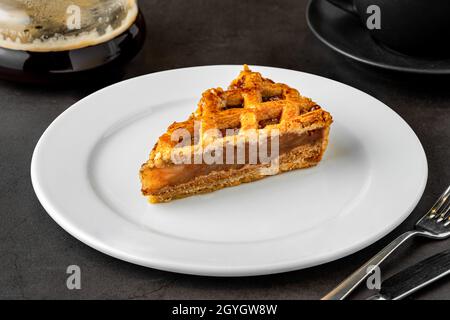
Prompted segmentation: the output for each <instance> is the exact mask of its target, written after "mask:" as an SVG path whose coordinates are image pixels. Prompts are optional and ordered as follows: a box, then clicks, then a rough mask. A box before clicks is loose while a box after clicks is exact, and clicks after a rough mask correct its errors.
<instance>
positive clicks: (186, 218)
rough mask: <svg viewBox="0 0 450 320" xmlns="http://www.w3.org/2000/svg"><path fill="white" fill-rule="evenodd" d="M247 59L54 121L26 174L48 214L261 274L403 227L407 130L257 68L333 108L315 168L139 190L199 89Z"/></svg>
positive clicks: (329, 93)
mask: <svg viewBox="0 0 450 320" xmlns="http://www.w3.org/2000/svg"><path fill="white" fill-rule="evenodd" d="M240 68H241V67H240V66H209V67H196V68H187V69H180V70H171V71H166V72H161V73H155V74H150V75H146V76H142V77H139V78H135V79H131V80H128V81H124V82H121V83H118V84H115V85H113V86H111V87H108V88H105V89H103V90H101V91H99V92H97V93H94V94H93V95H91V96H89V97H87V98H85V99H83V100H81V101H80V102H78V103H76V104H75V105H74V106H72V107H71V108H69V109H68V110H67V111H66V112H64V113H63V114H62V115H61V116H59V117H58V118H57V119H56V120H55V121H54V122H53V123H52V124H51V126H50V127H49V128H48V129H47V130H46V131H45V133H44V134H43V136H42V138H41V139H40V141H39V143H38V145H37V146H36V149H35V152H34V155H33V160H32V164H31V177H32V181H33V186H34V189H35V191H36V194H37V196H38V198H39V200H40V201H41V203H42V205H43V206H44V208H45V209H46V210H47V212H48V213H49V214H50V215H51V216H52V218H53V219H54V220H55V221H56V222H57V223H58V224H60V225H61V226H62V227H63V228H64V229H65V230H67V231H68V232H69V233H70V234H72V235H73V236H74V237H76V238H78V239H80V240H81V241H83V242H84V243H86V244H88V245H89V246H91V247H93V248H96V249H97V250H99V251H101V252H104V253H106V254H109V255H111V256H114V257H116V258H119V259H123V260H126V261H129V262H132V263H136V264H139V265H143V266H148V267H152V268H157V269H162V270H169V271H175V272H182V273H189V274H199V275H214V276H243V275H259V274H269V273H276V272H283V271H289V270H294V269H300V268H305V267H310V266H314V265H318V264H321V263H325V262H328V261H331V260H334V259H338V258H340V257H343V256H345V255H348V254H351V253H353V252H355V251H357V250H360V249H362V248H364V247H365V246H367V245H369V244H371V243H373V242H374V241H376V240H378V239H379V238H381V237H382V236H384V235H386V234H387V233H388V232H390V231H391V230H393V229H394V228H395V227H396V226H398V225H399V224H400V223H401V222H402V221H403V220H404V219H405V218H406V217H407V216H408V215H409V214H410V212H411V211H412V210H413V208H414V207H415V206H416V204H417V202H418V201H419V199H420V197H421V195H422V193H423V190H424V187H425V183H426V180H427V161H426V157H425V153H424V151H423V148H422V146H421V144H420V142H419V140H418V139H417V137H416V135H415V134H414V132H413V131H412V130H411V128H410V127H409V126H408V125H407V124H406V123H405V122H404V121H403V120H402V119H401V118H400V117H399V116H398V115H397V114H396V113H395V112H393V111H392V110H391V109H390V108H388V107H387V106H386V105H384V104H383V103H381V102H380V101H378V100H376V99H374V98H373V97H371V96H369V95H367V94H365V93H363V92H361V91H358V90H356V89H354V88H351V87H349V86H347V85H344V84H341V83H339V82H336V81H332V80H329V79H326V78H322V77H319V76H315V75H311V74H307V73H302V72H297V71H291V70H284V69H276V68H268V67H254V69H255V70H256V71H260V72H262V74H263V75H264V76H267V77H269V78H271V79H273V80H275V81H277V82H284V83H287V84H289V85H291V86H293V87H296V88H299V89H300V91H301V92H302V94H304V95H306V96H309V97H312V98H313V99H314V100H316V101H317V102H318V103H319V104H320V105H322V107H323V108H324V109H326V110H328V111H330V112H331V114H332V115H333V117H334V123H333V125H332V129H331V134H330V144H329V148H328V150H327V152H326V155H325V157H324V159H323V161H322V162H321V163H320V164H319V165H318V166H317V167H315V168H311V169H304V170H298V171H295V172H290V173H286V174H283V175H279V176H275V177H270V178H267V179H264V180H261V181H258V182H254V183H250V184H244V185H241V186H238V187H233V188H227V189H224V190H220V191H217V192H214V193H211V194H207V195H202V196H195V197H191V198H187V199H183V200H178V201H174V202H171V203H168V204H160V205H151V204H148V203H147V201H146V199H145V198H144V197H143V196H141V194H140V181H139V177H138V171H139V168H140V166H141V164H142V163H143V162H145V161H146V160H147V157H148V153H149V151H150V149H151V148H152V147H153V144H154V143H155V142H156V140H157V138H158V137H159V135H160V134H161V133H163V132H165V130H166V128H167V126H168V125H169V124H170V123H172V122H173V121H175V120H178V121H181V120H184V119H186V118H187V117H188V115H189V114H190V113H191V112H192V111H193V110H194V109H195V107H196V103H197V101H198V100H199V97H200V94H201V92H203V91H204V90H205V89H207V88H210V87H216V86H222V87H226V86H227V84H228V83H229V82H230V81H231V80H232V79H233V78H234V77H235V76H236V75H237V74H238V72H239V71H240Z"/></svg>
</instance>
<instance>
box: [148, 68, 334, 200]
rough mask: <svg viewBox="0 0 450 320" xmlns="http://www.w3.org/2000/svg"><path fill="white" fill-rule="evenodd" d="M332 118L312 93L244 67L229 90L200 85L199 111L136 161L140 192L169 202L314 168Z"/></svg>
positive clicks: (172, 128)
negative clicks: (140, 162)
mask: <svg viewBox="0 0 450 320" xmlns="http://www.w3.org/2000/svg"><path fill="white" fill-rule="evenodd" d="M331 123H332V118H331V115H330V114H329V113H328V112H326V111H324V110H323V109H322V108H321V107H320V106H318V105H317V104H316V103H314V102H313V101H312V100H311V99H309V98H306V97H303V96H301V95H300V94H299V92H298V91H297V90H295V89H293V88H290V87H289V86H287V85H285V84H281V83H274V82H273V81H272V80H270V79H265V78H263V77H262V76H261V74H259V73H257V72H252V71H251V70H250V69H249V68H248V66H247V65H245V66H244V70H243V71H242V72H241V73H240V74H239V76H238V78H237V79H235V80H233V82H232V83H231V85H230V86H229V88H228V90H226V91H225V90H222V89H221V88H217V89H210V90H207V91H205V92H204V93H203V97H202V99H201V100H200V102H199V105H198V109H197V111H196V112H195V113H193V114H192V115H191V116H190V117H189V119H188V120H186V121H184V122H175V123H173V124H172V125H171V126H170V127H169V128H168V130H167V132H166V133H165V134H163V135H162V136H161V137H160V138H159V140H158V142H157V143H156V145H155V146H154V148H153V150H152V151H151V153H150V159H149V160H148V161H147V162H146V163H145V164H143V165H142V167H141V171H140V177H141V181H142V193H143V194H144V195H145V196H147V197H148V198H149V201H150V202H152V203H158V202H167V201H170V200H173V199H177V198H183V197H187V196H191V195H194V194H200V193H206V192H211V191H214V190H217V189H221V188H225V187H230V186H236V185H239V184H241V183H244V182H251V181H255V180H258V179H261V178H264V177H266V176H269V175H274V174H278V173H281V172H284V171H290V170H294V169H299V168H306V167H311V166H314V165H316V164H317V163H318V162H319V161H320V160H321V159H322V155H323V153H324V152H325V149H326V147H327V144H328V133H329V128H330V125H331Z"/></svg>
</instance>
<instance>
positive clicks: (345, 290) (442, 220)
mask: <svg viewBox="0 0 450 320" xmlns="http://www.w3.org/2000/svg"><path fill="white" fill-rule="evenodd" d="M449 209H450V186H449V187H448V188H447V189H446V190H445V191H444V193H443V194H442V195H441V196H440V197H439V199H438V200H437V201H436V203H435V204H434V205H433V207H431V209H430V210H429V211H428V212H427V213H426V214H425V215H424V216H423V217H422V218H421V219H420V220H419V221H417V223H416V225H415V228H414V230H412V231H408V232H406V233H404V234H402V235H401V236H399V237H398V238H397V239H395V240H394V241H392V242H391V243H390V244H388V245H387V246H386V247H385V248H384V249H383V250H381V251H380V252H379V253H378V254H377V255H375V256H374V257H373V258H372V259H370V260H369V261H367V262H366V263H365V264H364V265H363V266H362V267H361V268H359V269H358V270H356V271H355V272H354V273H353V274H352V275H350V276H349V277H348V278H347V279H345V280H344V281H343V282H342V283H340V284H339V285H338V286H337V287H336V288H335V289H333V290H332V291H331V292H330V293H328V294H327V295H326V296H325V297H323V298H322V300H343V299H345V297H347V296H348V295H349V294H350V293H351V292H352V291H353V290H354V289H355V288H356V287H357V286H358V285H359V284H361V282H363V281H364V280H365V279H366V278H367V277H368V276H369V275H370V274H371V273H372V271H373V270H374V269H375V268H377V267H378V266H379V265H380V264H381V263H382V262H383V261H384V260H386V258H387V257H389V256H390V255H391V254H392V253H393V252H394V251H395V250H396V249H397V248H398V247H400V246H401V245H402V244H403V243H404V242H406V240H408V239H411V238H413V237H415V236H422V237H427V238H431V239H436V240H442V239H447V238H449V237H450V213H449Z"/></svg>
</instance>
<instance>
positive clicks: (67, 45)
mask: <svg viewBox="0 0 450 320" xmlns="http://www.w3.org/2000/svg"><path fill="white" fill-rule="evenodd" d="M144 37H145V23H144V21H143V18H142V16H141V14H140V13H139V9H138V4H137V0H57V1H55V0H0V76H1V77H3V78H6V79H13V80H25V81H27V80H31V81H40V80H44V81H46V80H49V79H50V80H51V79H58V78H61V77H62V76H66V78H69V79H70V78H73V77H74V75H75V74H80V73H86V72H94V71H95V70H99V69H104V68H107V67H108V68H111V67H114V66H115V65H117V64H118V63H123V62H124V61H127V60H129V59H131V58H132V57H133V56H134V55H135V54H136V53H137V52H138V51H139V49H140V48H141V46H142V43H143V40H144Z"/></svg>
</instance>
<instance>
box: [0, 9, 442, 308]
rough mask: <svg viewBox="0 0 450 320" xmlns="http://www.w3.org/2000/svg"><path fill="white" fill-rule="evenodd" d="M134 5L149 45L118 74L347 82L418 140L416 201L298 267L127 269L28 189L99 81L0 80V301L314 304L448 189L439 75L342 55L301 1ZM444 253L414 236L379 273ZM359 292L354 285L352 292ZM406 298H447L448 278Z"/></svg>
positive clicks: (361, 295)
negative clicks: (332, 252)
mask: <svg viewBox="0 0 450 320" xmlns="http://www.w3.org/2000/svg"><path fill="white" fill-rule="evenodd" d="M140 4H141V9H142V11H143V13H144V15H145V18H146V20H147V26H148V35H147V41H146V44H145V47H144V49H143V50H142V52H141V53H140V54H139V55H138V56H137V57H136V58H135V59H134V60H133V61H132V62H131V63H129V64H128V65H127V66H126V68H125V75H124V78H130V77H134V76H138V75H141V74H146V73H151V72H155V71H160V70H167V69H173V68H180V67H186V66H197V65H211V64H242V63H248V64H256V65H268V66H274V67H283V68H289V69H295V70H301V71H305V72H310V73H314V74H318V75H321V76H324V77H328V78H331V79H334V80H337V81H340V82H343V83H346V84H348V85H351V86H353V87H356V88H358V89H360V90H362V91H365V92H367V93H369V94H371V95H373V96H374V97H376V98H378V99H380V100H381V101H383V102H385V103H386V104H387V105H389V106H390V107H391V108H392V109H394V110H395V111H396V112H398V113H399V114H400V115H401V116H402V117H403V118H404V119H405V121H406V122H407V123H408V124H409V125H410V126H411V127H412V128H413V130H414V131H415V132H416V133H417V135H418V137H419V139H420V140H421V142H422V144H423V146H424V148H425V152H426V154H427V157H428V161H429V179H428V183H427V186H426V189H425V193H424V196H423V198H422V199H421V201H420V202H419V204H418V206H417V208H416V209H415V210H414V211H413V212H412V214H411V215H410V217H409V218H408V219H407V220H406V221H405V222H404V223H403V224H402V225H401V226H400V227H398V228H397V229H396V230H395V231H393V232H392V233H391V234H389V235H388V236H386V237H385V238H383V239H382V240H380V241H378V242H377V243H375V244H373V245H371V246H370V247H368V248H366V249H364V250H362V251H360V252H358V253H356V254H353V255H351V256H349V257H346V258H343V259H340V260H338V261H335V262H331V263H328V264H325V265H322V266H318V267H314V268H310V269H306V270H300V271H295V272H289V273H284V274H278V275H270V276H260V277H248V278H210V277H198V276H187V275H180V274H174V273H168V272H162V271H158V270H153V269H147V268H143V267H139V266H135V265H132V264H129V263H126V262H123V261H120V260H117V259H114V258H111V257H109V256H106V255H104V254H102V253H99V252H97V251H95V250H94V249H91V248H90V247H88V246H86V245H84V244H83V243H81V242H80V241H78V240H77V239H75V238H73V237H72V236H70V235H69V234H68V233H66V232H65V231H64V230H63V229H61V228H60V227H59V226H58V225H57V224H56V223H55V222H54V221H53V220H52V219H51V218H50V217H49V216H48V215H47V214H46V212H45V211H44V209H43V208H42V207H41V205H40V204H39V201H38V200H37V198H36V196H35V194H34V192H33V188H32V186H31V182H30V173H29V171H30V170H29V168H30V160H31V155H32V152H33V149H34V146H35V144H36V142H37V141H38V139H39V137H40V136H41V134H42V133H43V132H44V130H45V129H46V128H47V126H48V125H49V124H50V123H51V122H52V121H53V120H54V119H55V118H56V117H57V116H58V115H59V114H60V113H61V112H63V111H64V110H66V109H67V108H68V107H69V106H70V105H72V104H73V103H74V102H76V101H77V100H79V99H81V98H82V97H84V96H86V95H88V94H90V93H91V92H94V91H96V90H97V89H99V88H100V87H102V86H103V85H102V84H94V85H84V86H67V87H62V88H52V87H41V86H27V85H21V84H13V83H9V82H6V81H0V299H53V298H61V299H116V298H121V299H122V298H123V299H211V298H214V299H318V298H320V297H321V296H322V295H324V294H325V293H327V291H329V290H330V289H332V288H333V287H334V286H335V285H336V284H338V282H339V281H340V280H343V279H344V278H345V277H346V276H347V275H348V274H350V273H351V272H352V271H353V270H355V268H357V267H359V266H360V265H361V264H362V263H363V262H365V261H366V260H367V259H368V258H370V257H371V256H372V255H373V254H375V253H376V252H377V251H378V250H380V249H381V248H382V247H383V246H384V245H385V244H387V243H388V242H389V241H391V240H392V239H393V238H395V237H396V236H397V235H399V234H400V233H402V232H404V231H407V230H408V229H410V228H412V227H413V225H414V222H415V220H416V219H417V218H418V217H420V216H421V215H422V214H423V213H424V212H425V210H426V209H428V208H429V207H430V206H431V205H432V204H433V202H434V200H435V198H436V197H437V196H438V195H439V194H440V193H441V192H442V191H443V189H444V188H445V187H446V186H447V185H448V184H449V182H450V164H449V161H450V151H449V150H450V148H449V140H450V81H449V80H450V78H449V77H444V76H438V77H436V76H435V77H431V76H418V75H411V74H400V73H392V72H386V71H383V70H378V69H373V68H370V67H366V66H363V65H360V64H358V63H355V62H352V61H349V60H347V59H346V58H344V57H342V56H340V55H338V54H336V53H334V52H332V51H331V50H330V49H328V48H327V47H325V46H324V45H323V44H322V43H321V42H319V41H318V40H317V39H316V38H315V37H314V36H313V35H312V33H311V32H310V31H309V30H308V27H307V25H306V20H305V7H306V1H303V0H302V1H300V0H280V1H269V0H258V1H257V0H249V1H241V0H225V1H223V0H222V1H216V0H189V1H181V0H169V1H162V0H145V1H140ZM380 130H381V127H380ZM411 161H414V159H411ZM398 192H399V193H401V192H402V190H398ZM449 247H450V240H449V241H441V242H434V241H430V240H420V239H417V240H414V241H412V242H411V243H409V244H408V245H406V246H405V247H404V248H403V249H402V250H401V251H400V252H399V253H398V254H396V255H395V256H394V257H393V258H391V259H389V261H388V262H387V263H386V264H385V267H384V268H383V276H388V275H390V274H392V273H394V272H396V271H398V270H400V269H402V268H404V267H406V266H408V265H410V264H412V263H414V262H416V261H418V260H421V259H423V258H424V257H427V256H429V255H432V254H434V253H437V252H439V251H442V250H444V249H447V248H449ZM72 264H76V265H79V266H80V267H81V269H82V289H81V290H72V291H70V290H68V289H67V287H66V278H67V274H66V268H67V266H69V265H72ZM369 294H371V293H370V292H368V291H365V290H360V291H358V292H357V293H356V294H355V295H354V296H353V297H354V298H364V297H366V296H367V295H369ZM411 298H413V299H447V298H450V278H448V279H443V280H441V281H439V282H438V283H437V284H434V285H432V286H430V287H429V288H427V289H425V290H423V291H422V292H420V293H417V294H415V295H413V296H412V297H411Z"/></svg>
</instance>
